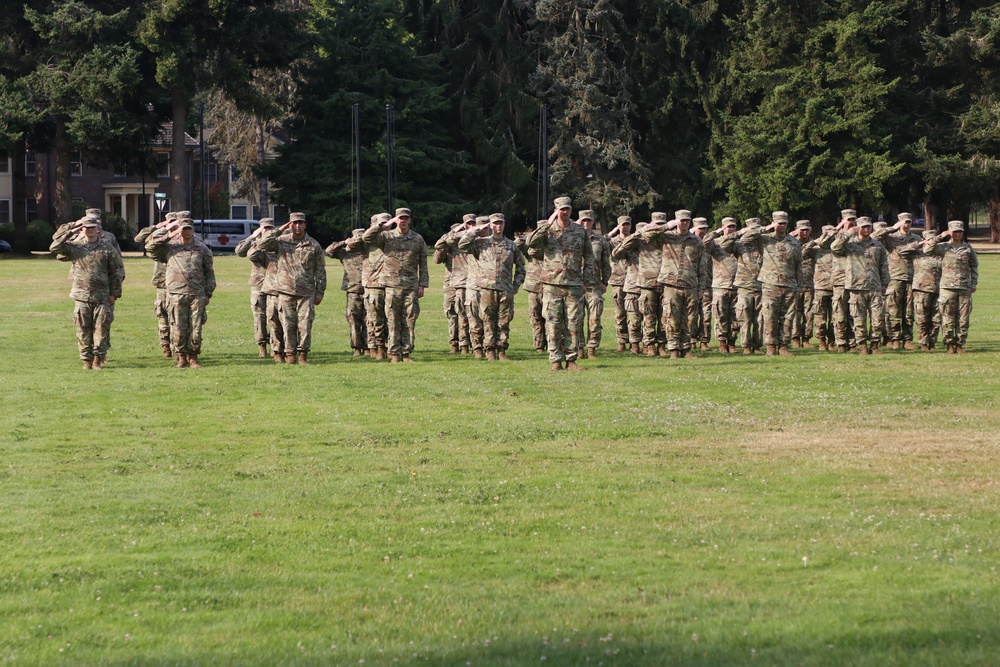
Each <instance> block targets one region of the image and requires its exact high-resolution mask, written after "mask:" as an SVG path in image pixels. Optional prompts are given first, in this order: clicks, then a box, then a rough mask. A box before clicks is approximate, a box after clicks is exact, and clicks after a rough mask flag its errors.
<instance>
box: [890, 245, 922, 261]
mask: <svg viewBox="0 0 1000 667" xmlns="http://www.w3.org/2000/svg"><path fill="white" fill-rule="evenodd" d="M921 245H922V244H921V242H920V241H914V242H913V243H907V244H906V245H903V246H900V247H899V248H897V249H896V252H897V253H898V254H899V256H900V257H902V258H903V259H913V257H914V256H915V255H916V254H917V253H918V252H920V248H921Z"/></svg>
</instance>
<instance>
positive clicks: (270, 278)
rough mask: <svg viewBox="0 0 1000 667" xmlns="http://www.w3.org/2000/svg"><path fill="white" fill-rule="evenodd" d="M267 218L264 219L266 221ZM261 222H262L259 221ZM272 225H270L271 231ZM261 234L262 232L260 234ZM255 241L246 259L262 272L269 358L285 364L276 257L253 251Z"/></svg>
mask: <svg viewBox="0 0 1000 667" xmlns="http://www.w3.org/2000/svg"><path fill="white" fill-rule="evenodd" d="M266 219H267V218H265V220H266ZM261 222H263V221H261ZM273 227H274V223H273V222H272V223H271V228H272V229H273ZM261 233H263V232H261ZM258 237H259V234H258ZM255 245H256V240H255V241H254V243H252V244H251V245H250V250H249V251H248V252H247V259H249V260H250V263H251V264H253V265H254V266H256V267H259V268H260V269H262V270H263V271H264V279H263V281H262V282H261V286H260V292H261V294H262V295H264V297H265V304H266V306H265V319H266V320H267V328H268V331H269V332H270V343H271V357H272V358H273V359H274V363H276V364H283V363H285V331H284V328H283V327H282V324H281V303H280V301H281V299H280V297H281V293H280V292H279V291H278V256H277V255H276V254H274V253H272V252H265V251H263V250H259V249H255V247H254V246H255Z"/></svg>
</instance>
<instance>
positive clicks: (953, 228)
mask: <svg viewBox="0 0 1000 667" xmlns="http://www.w3.org/2000/svg"><path fill="white" fill-rule="evenodd" d="M948 231H949V232H964V231H965V223H963V222H962V221H961V220H949V221H948Z"/></svg>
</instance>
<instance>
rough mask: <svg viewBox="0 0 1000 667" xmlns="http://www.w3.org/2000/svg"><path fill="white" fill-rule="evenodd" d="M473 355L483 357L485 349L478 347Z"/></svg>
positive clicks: (477, 357)
mask: <svg viewBox="0 0 1000 667" xmlns="http://www.w3.org/2000/svg"><path fill="white" fill-rule="evenodd" d="M472 356H473V357H475V358H476V359H482V358H483V351H482V350H481V349H479V348H478V347H477V348H476V349H474V350H473V351H472Z"/></svg>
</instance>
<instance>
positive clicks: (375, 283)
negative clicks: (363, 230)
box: [347, 235, 385, 289]
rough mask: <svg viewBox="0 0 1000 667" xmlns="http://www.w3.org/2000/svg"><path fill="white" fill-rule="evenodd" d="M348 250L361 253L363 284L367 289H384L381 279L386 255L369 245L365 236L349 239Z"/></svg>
mask: <svg viewBox="0 0 1000 667" xmlns="http://www.w3.org/2000/svg"><path fill="white" fill-rule="evenodd" d="M347 249H348V250H350V251H352V252H353V251H355V250H359V251H361V253H362V255H363V257H364V259H363V260H362V261H361V284H362V285H363V286H364V288H365V289H382V284H381V283H380V282H379V278H380V277H381V276H382V265H383V264H384V263H385V254H384V253H383V252H382V251H381V250H380V249H378V248H376V247H374V246H371V245H368V244H367V243H365V241H364V236H363V235H362V236H361V237H357V238H354V237H352V238H349V239H347Z"/></svg>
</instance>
